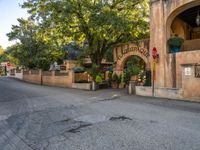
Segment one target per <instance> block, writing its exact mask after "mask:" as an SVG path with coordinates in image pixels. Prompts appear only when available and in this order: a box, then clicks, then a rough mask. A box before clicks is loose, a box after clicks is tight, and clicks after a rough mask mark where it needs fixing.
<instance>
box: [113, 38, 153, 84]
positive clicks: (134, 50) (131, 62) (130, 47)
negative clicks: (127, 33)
mask: <svg viewBox="0 0 200 150" xmlns="http://www.w3.org/2000/svg"><path fill="white" fill-rule="evenodd" d="M114 62H115V67H114V73H116V74H118V75H121V74H125V75H126V76H127V74H129V77H128V79H129V80H131V79H133V78H131V77H130V76H132V75H135V74H137V76H138V81H139V82H141V84H143V83H144V77H145V76H146V74H145V73H146V70H148V71H150V55H149V40H143V41H140V42H139V43H137V44H136V43H125V44H119V45H117V46H116V47H115V48H114ZM138 70H139V71H138Z"/></svg>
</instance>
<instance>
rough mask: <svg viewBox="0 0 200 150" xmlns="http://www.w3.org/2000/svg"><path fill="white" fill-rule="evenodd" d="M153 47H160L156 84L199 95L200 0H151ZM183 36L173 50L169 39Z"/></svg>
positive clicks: (151, 45)
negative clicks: (181, 41) (178, 45)
mask: <svg viewBox="0 0 200 150" xmlns="http://www.w3.org/2000/svg"><path fill="white" fill-rule="evenodd" d="M150 20H151V23H150V50H152V49H153V47H156V48H157V51H158V54H159V62H158V63H157V64H156V81H155V86H156V87H164V88H178V89H182V90H183V93H182V96H183V97H184V98H195V99H199V98H200V92H199V89H200V78H199V65H200V1H199V0H151V2H150ZM174 35H176V36H179V37H181V38H183V39H184V43H183V45H182V46H181V50H180V52H177V53H171V52H170V48H169V45H168V40H169V39H170V38H171V37H173V36H174Z"/></svg>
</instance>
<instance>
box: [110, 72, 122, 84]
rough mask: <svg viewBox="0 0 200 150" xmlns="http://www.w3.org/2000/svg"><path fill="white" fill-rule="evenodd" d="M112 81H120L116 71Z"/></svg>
mask: <svg viewBox="0 0 200 150" xmlns="http://www.w3.org/2000/svg"><path fill="white" fill-rule="evenodd" d="M112 82H113V83H120V78H119V76H118V75H117V74H116V73H114V75H113V76H112Z"/></svg>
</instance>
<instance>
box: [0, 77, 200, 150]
mask: <svg viewBox="0 0 200 150" xmlns="http://www.w3.org/2000/svg"><path fill="white" fill-rule="evenodd" d="M0 150H200V103H191V102H183V101H175V100H167V99H158V98H156V99H155V98H145V97H139V96H134V95H132V96H129V95H127V94H126V91H125V90H112V89H105V90H99V91H96V92H91V91H82V90H75V89H67V88H56V87H47V86H40V85H34V84H29V83H25V82H22V81H18V80H15V79H11V78H5V77H4V78H0Z"/></svg>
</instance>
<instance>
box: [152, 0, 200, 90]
mask: <svg viewBox="0 0 200 150" xmlns="http://www.w3.org/2000/svg"><path fill="white" fill-rule="evenodd" d="M196 5H200V1H199V0H167V1H164V0H152V1H151V5H150V20H151V22H150V50H152V49H153V47H156V48H157V50H158V53H159V55H160V61H159V63H157V64H156V66H157V67H156V68H157V71H156V77H157V79H156V82H155V86H156V87H172V85H173V82H172V81H173V80H172V72H171V64H170V63H171V56H170V55H169V54H168V50H167V49H168V48H167V40H168V38H169V37H170V32H171V29H170V27H171V24H172V22H173V20H174V19H175V17H176V16H177V15H178V14H180V13H181V12H183V11H185V10H187V9H189V8H191V7H194V6H196ZM150 53H151V52H150ZM180 55H181V54H180ZM182 55H184V54H182ZM184 57H187V56H184ZM195 58H197V57H195ZM195 58H189V57H188V59H187V60H192V61H193V62H194V61H196V62H198V59H195ZM178 67H180V66H178ZM177 79H178V78H177Z"/></svg>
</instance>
